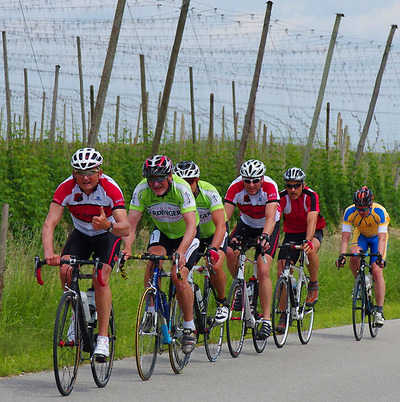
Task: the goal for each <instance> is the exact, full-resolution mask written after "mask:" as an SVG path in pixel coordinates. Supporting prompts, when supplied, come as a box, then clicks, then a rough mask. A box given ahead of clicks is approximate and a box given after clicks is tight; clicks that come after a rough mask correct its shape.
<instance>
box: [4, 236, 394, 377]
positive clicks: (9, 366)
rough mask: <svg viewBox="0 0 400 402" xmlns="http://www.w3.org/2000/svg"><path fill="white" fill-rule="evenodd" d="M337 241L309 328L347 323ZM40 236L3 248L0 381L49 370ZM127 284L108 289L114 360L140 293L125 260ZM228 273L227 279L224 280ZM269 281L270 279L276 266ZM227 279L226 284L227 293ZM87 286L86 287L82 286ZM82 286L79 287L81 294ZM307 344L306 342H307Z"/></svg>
mask: <svg viewBox="0 0 400 402" xmlns="http://www.w3.org/2000/svg"><path fill="white" fill-rule="evenodd" d="M142 237H143V236H142ZM339 242H340V236H339V235H337V234H334V235H326V236H325V237H324V240H323V245H322V247H321V251H320V272H319V282H320V296H319V302H318V304H317V305H316V315H315V322H314V328H315V329H319V328H326V327H335V326H341V325H347V324H351V294H352V288H353V284H354V280H353V277H352V275H351V273H350V270H349V268H348V266H346V267H345V268H343V269H341V270H340V271H338V270H337V268H336V267H335V265H334V261H335V259H336V258H337V255H338V250H339ZM399 245H400V236H397V235H396V233H395V230H394V229H393V230H392V231H391V238H390V243H389V252H388V258H387V260H388V265H387V267H386V268H385V280H386V300H385V317H386V319H395V318H399V317H400V289H399V287H398V283H399V282H400V271H399V269H398V266H399V263H400V251H398V250H399V249H400V248H399ZM40 250H42V249H41V245H40V236H39V234H36V235H35V236H25V237H21V238H19V239H12V240H10V241H9V243H8V250H7V252H8V257H7V268H6V272H5V277H4V290H3V298H2V311H1V316H0V376H11V375H18V374H20V373H23V372H35V371H41V370H48V369H51V368H52V337H53V325H54V319H55V313H56V310H57V305H58V301H59V299H60V296H61V286H60V282H59V278H58V269H57V268H56V267H43V269H42V277H43V280H44V282H45V283H44V285H43V286H39V285H38V284H37V282H36V280H35V278H34V256H35V254H38V253H41V251H40ZM126 270H127V274H128V279H127V280H124V279H122V277H121V276H120V275H119V274H117V273H116V272H114V273H113V275H112V277H111V280H110V285H111V289H112V293H113V303H114V309H115V317H116V330H117V344H116V358H123V357H127V356H132V355H133V354H134V326H135V319H136V310H137V306H138V303H139V298H140V296H141V293H142V291H143V275H144V264H143V263H140V262H134V261H132V260H131V261H128V262H127V264H126ZM229 277H230V276H229V274H228V278H229ZM271 277H272V278H273V283H274V282H275V278H276V262H274V264H273V267H272V270H271ZM230 283H231V280H229V281H228V286H227V293H228V291H229V286H230ZM88 285H89V283H88ZM85 286H86V284H84V283H83V286H82V288H83V289H85ZM311 342H312V340H311Z"/></svg>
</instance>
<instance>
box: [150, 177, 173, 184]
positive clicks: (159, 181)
mask: <svg viewBox="0 0 400 402" xmlns="http://www.w3.org/2000/svg"><path fill="white" fill-rule="evenodd" d="M167 177H168V176H150V177H147V181H148V182H149V183H155V182H157V183H162V182H163V181H165V180H167Z"/></svg>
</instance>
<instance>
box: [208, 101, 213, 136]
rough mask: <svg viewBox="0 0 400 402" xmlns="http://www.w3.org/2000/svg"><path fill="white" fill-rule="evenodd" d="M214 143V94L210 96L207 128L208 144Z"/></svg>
mask: <svg viewBox="0 0 400 402" xmlns="http://www.w3.org/2000/svg"><path fill="white" fill-rule="evenodd" d="M213 141H214V94H210V125H209V127H208V143H209V144H212V143H213Z"/></svg>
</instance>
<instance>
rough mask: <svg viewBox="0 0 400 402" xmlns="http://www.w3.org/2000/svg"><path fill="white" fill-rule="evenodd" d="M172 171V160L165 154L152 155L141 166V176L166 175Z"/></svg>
mask: <svg viewBox="0 0 400 402" xmlns="http://www.w3.org/2000/svg"><path fill="white" fill-rule="evenodd" d="M170 173H172V162H171V159H169V158H168V157H167V156H165V155H153V156H150V157H149V158H147V159H146V160H145V161H144V163H143V166H142V176H143V177H148V176H168V175H169V174H170Z"/></svg>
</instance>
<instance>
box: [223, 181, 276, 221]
mask: <svg viewBox="0 0 400 402" xmlns="http://www.w3.org/2000/svg"><path fill="white" fill-rule="evenodd" d="M225 202H228V203H230V204H232V205H235V206H237V207H238V209H239V212H240V219H241V220H242V221H243V223H245V224H246V225H248V226H250V227H251V228H255V229H258V228H263V227H264V224H265V205H266V204H268V203H271V202H279V193H278V186H277V185H276V183H275V182H274V181H273V180H272V179H271V178H270V177H268V176H264V181H263V184H262V186H261V188H260V190H258V191H257V193H256V194H254V195H250V194H249V193H248V192H247V191H246V189H245V188H244V183H243V180H242V177H241V176H239V177H238V178H237V179H235V180H234V181H233V182H232V183H231V185H230V186H229V188H228V190H227V191H226V195H225ZM279 220H280V213H279V211H277V212H276V216H275V222H278V221H279Z"/></svg>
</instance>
